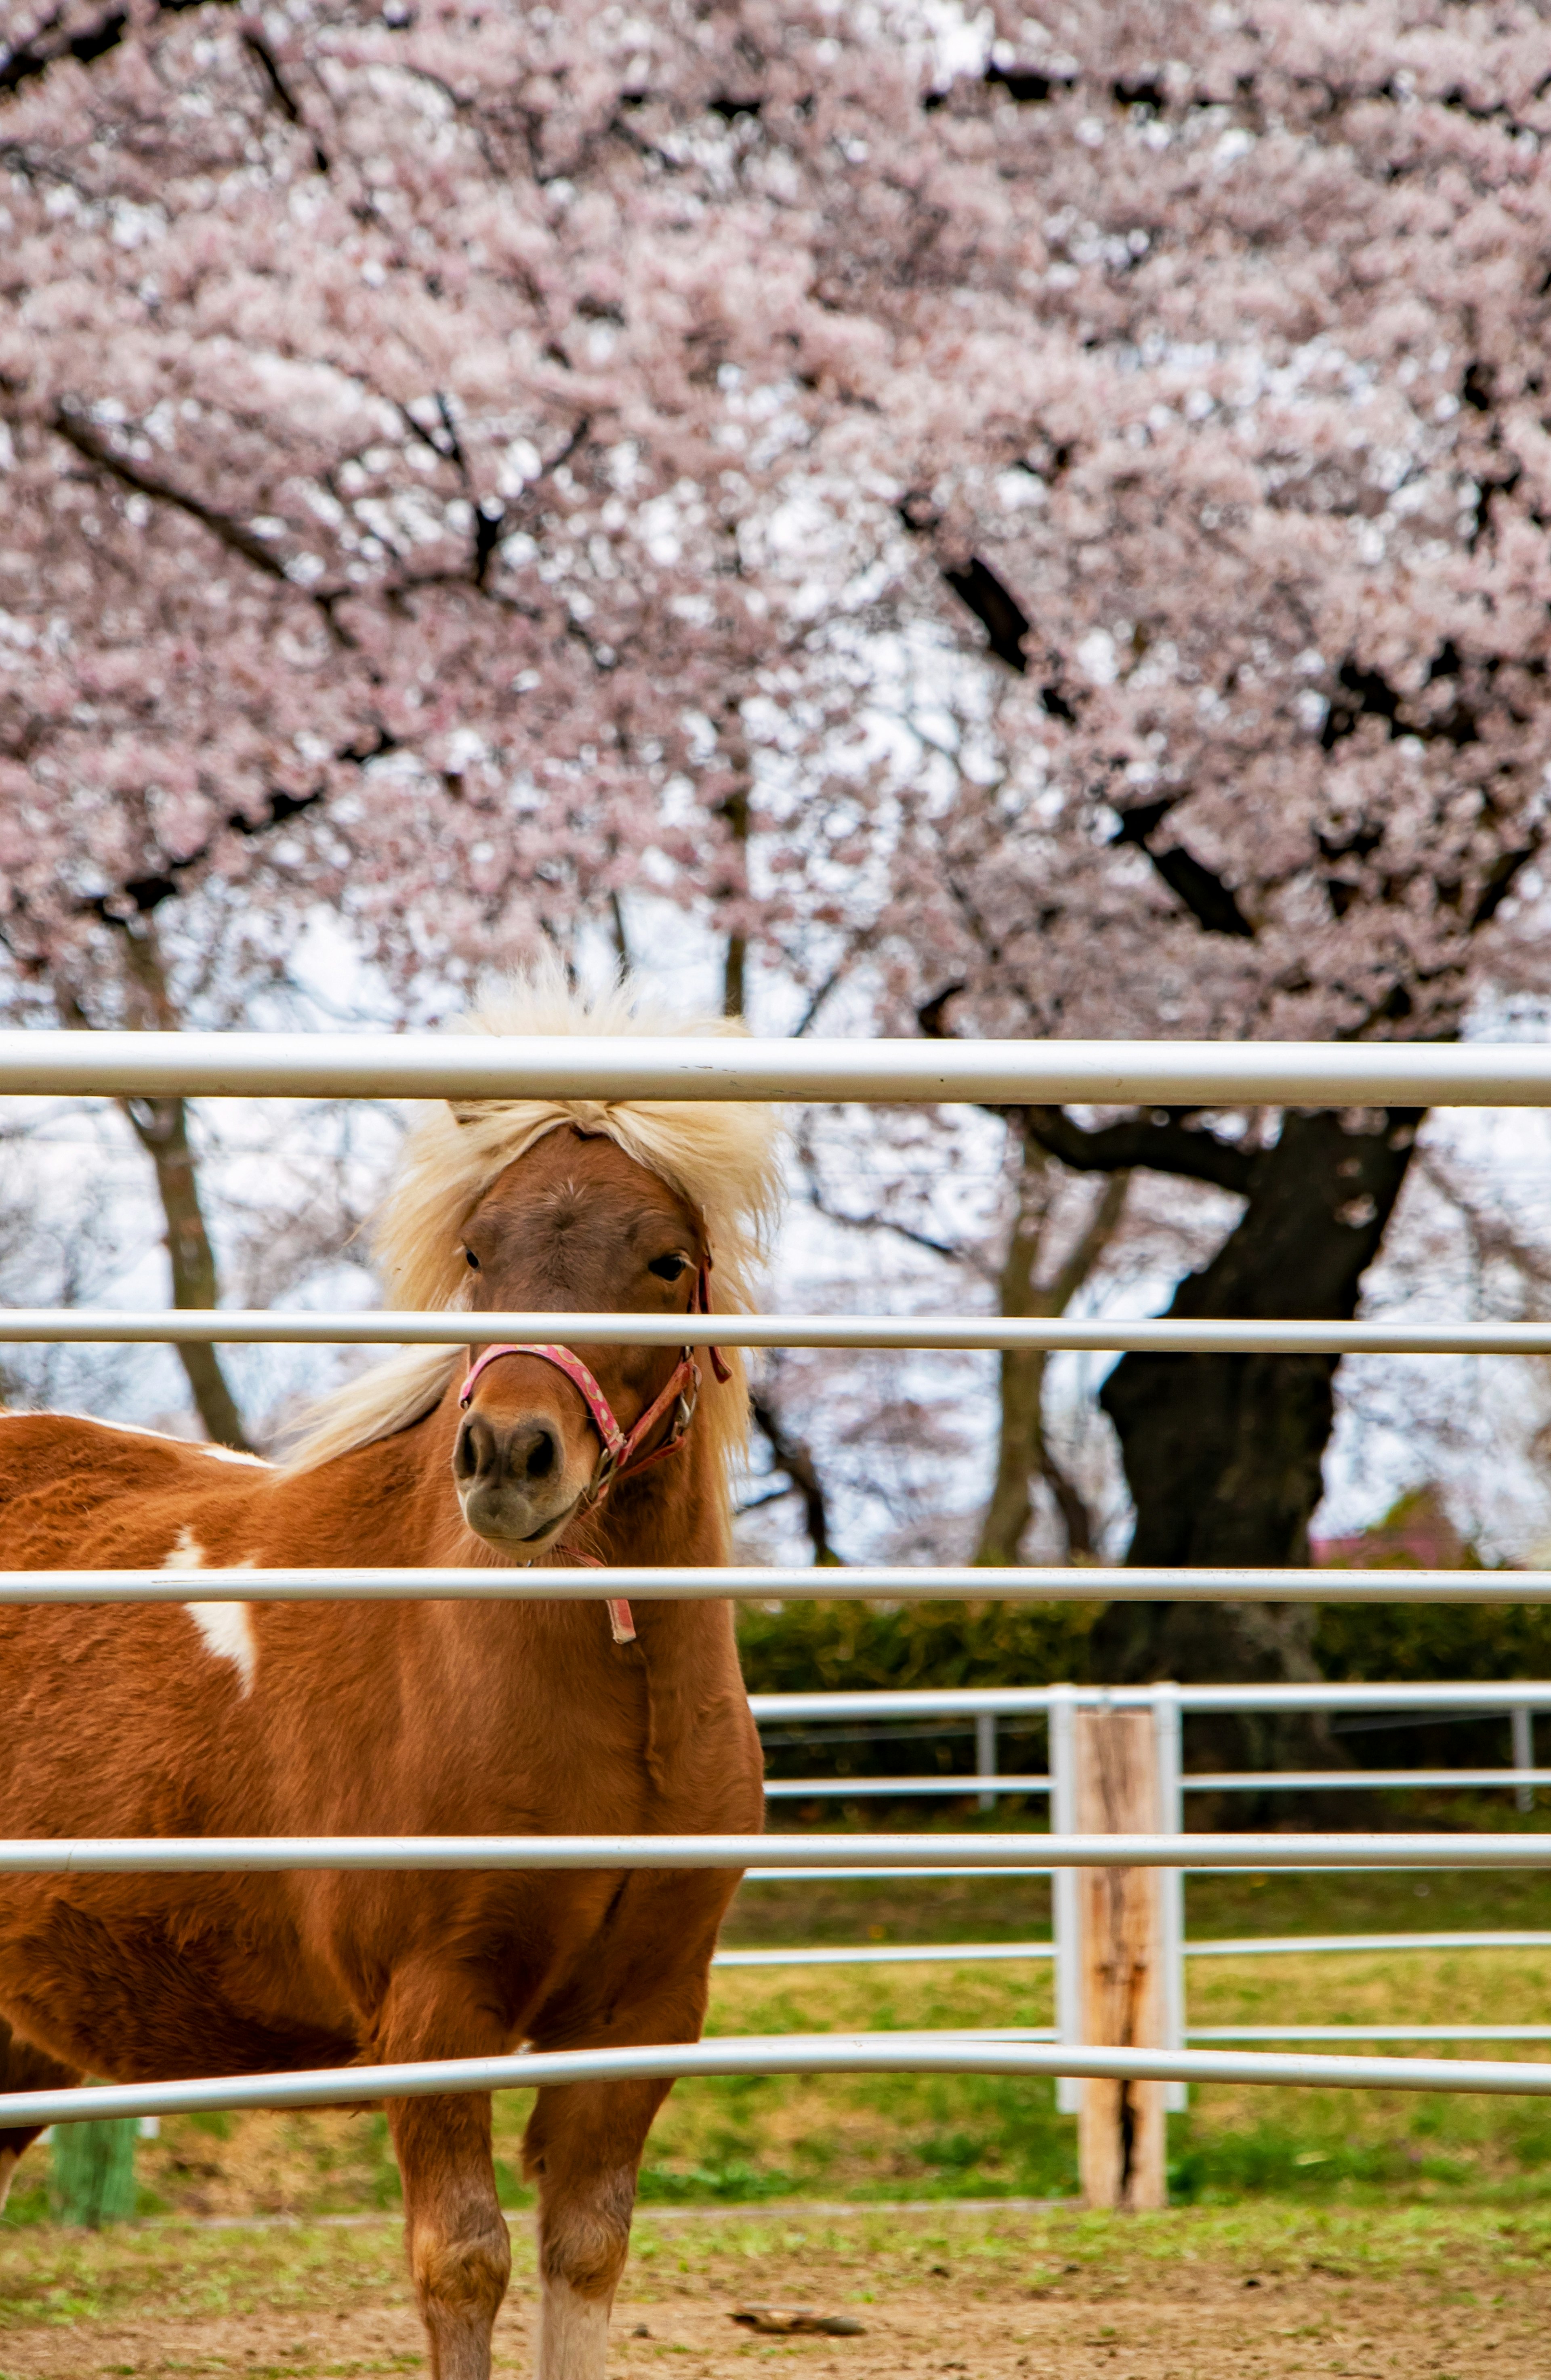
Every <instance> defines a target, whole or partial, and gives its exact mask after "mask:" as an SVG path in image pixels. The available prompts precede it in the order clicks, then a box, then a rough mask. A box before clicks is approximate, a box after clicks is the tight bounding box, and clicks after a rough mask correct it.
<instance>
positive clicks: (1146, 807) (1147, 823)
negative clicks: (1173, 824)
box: [1109, 794, 1254, 941]
mask: <svg viewBox="0 0 1551 2380" xmlns="http://www.w3.org/2000/svg"><path fill="white" fill-rule="evenodd" d="M1180 799H1181V795H1178V794H1166V795H1162V796H1161V797H1160V798H1159V799H1158V800H1157V801H1151V802H1133V804H1132V805H1131V807H1130V808H1129V809H1123V810H1121V813H1120V824H1119V825H1118V826H1117V827H1116V829H1115V832H1114V833H1113V834H1112V835H1111V836H1110V838H1109V840H1110V842H1111V844H1117V843H1129V844H1133V846H1134V847H1135V849H1136V850H1138V851H1140V852H1144V853H1145V855H1146V856H1147V858H1148V859H1150V860H1151V861H1152V864H1153V866H1154V867H1155V868H1157V872H1158V874H1159V875H1160V876H1161V877H1162V879H1163V880H1164V882H1165V883H1166V884H1167V885H1168V887H1169V891H1170V892H1172V893H1173V895H1174V897H1175V899H1176V900H1178V901H1181V902H1182V903H1183V904H1184V905H1185V907H1186V908H1187V909H1188V910H1189V911H1190V913H1191V916H1192V917H1194V919H1195V921H1196V923H1197V925H1198V926H1200V927H1201V928H1202V929H1203V930H1204V931H1205V932H1206V933H1208V934H1233V935H1236V936H1238V937H1239V938H1240V939H1241V940H1244V941H1254V927H1253V926H1252V925H1251V924H1250V921H1249V919H1248V918H1247V917H1245V915H1244V913H1243V911H1242V909H1241V908H1240V906H1239V903H1238V898H1237V896H1236V895H1235V893H1234V892H1233V891H1232V888H1231V887H1230V885H1227V884H1225V883H1224V882H1223V880H1222V879H1221V877H1220V876H1214V875H1213V873H1212V871H1211V869H1210V868H1206V867H1204V866H1203V865H1202V863H1201V861H1200V860H1199V859H1197V858H1195V857H1194V855H1193V854H1192V853H1191V852H1188V851H1187V850H1186V849H1185V847H1184V845H1183V844H1179V843H1175V844H1168V845H1166V847H1165V848H1164V849H1163V850H1161V851H1158V850H1156V849H1155V848H1154V846H1153V842H1152V837H1153V835H1154V834H1155V833H1156V832H1157V829H1158V827H1159V826H1161V825H1162V823H1163V820H1165V819H1166V818H1167V817H1168V815H1169V811H1170V810H1171V809H1172V808H1173V807H1174V805H1175V803H1176V802H1178V801H1179V800H1180Z"/></svg>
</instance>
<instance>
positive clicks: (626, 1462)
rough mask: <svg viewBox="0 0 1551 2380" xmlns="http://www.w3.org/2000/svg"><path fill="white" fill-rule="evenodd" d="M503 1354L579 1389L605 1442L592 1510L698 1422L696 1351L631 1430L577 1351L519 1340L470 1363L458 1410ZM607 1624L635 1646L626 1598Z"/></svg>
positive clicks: (713, 1352)
mask: <svg viewBox="0 0 1551 2380" xmlns="http://www.w3.org/2000/svg"><path fill="white" fill-rule="evenodd" d="M710 1269H711V1260H710V1258H709V1256H708V1257H706V1258H705V1260H704V1262H703V1263H702V1264H701V1267H700V1270H699V1273H698V1276H697V1280H696V1283H695V1296H694V1299H693V1301H692V1302H691V1305H690V1312H691V1313H692V1314H709V1312H710V1310H711V1308H710ZM503 1355H537V1356H538V1358H539V1362H540V1363H543V1364H552V1365H553V1366H554V1367H555V1369H556V1371H557V1372H563V1373H564V1375H565V1377H566V1378H567V1379H568V1380H569V1381H570V1382H571V1384H572V1386H573V1387H574V1388H576V1389H579V1390H580V1391H581V1394H582V1398H583V1401H584V1403H586V1405H587V1409H588V1413H589V1414H590V1415H592V1425H593V1427H594V1428H595V1429H596V1430H597V1432H598V1435H599V1437H600V1439H601V1440H602V1446H601V1450H600V1453H599V1457H598V1463H597V1468H596V1469H595V1470H594V1472H593V1475H592V1477H591V1479H590V1480H589V1481H588V1485H587V1487H586V1488H584V1489H583V1490H582V1499H581V1500H582V1502H583V1504H584V1505H585V1506H587V1507H588V1508H589V1509H591V1510H596V1509H597V1508H598V1507H599V1506H600V1504H602V1502H603V1501H604V1500H605V1498H606V1497H607V1496H608V1493H609V1490H610V1489H611V1488H612V1487H613V1485H614V1483H615V1481H616V1480H619V1479H627V1478H629V1477H631V1476H632V1475H634V1474H635V1473H636V1472H637V1471H647V1470H649V1469H650V1467H651V1465H652V1464H653V1463H663V1462H666V1460H667V1458H668V1456H669V1455H670V1454H676V1453H677V1452H678V1451H679V1449H680V1447H681V1446H682V1445H683V1444H684V1441H685V1438H686V1436H687V1435H688V1432H689V1425H690V1423H691V1422H692V1421H693V1420H694V1418H695V1407H696V1405H697V1402H698V1400H699V1395H700V1366H699V1365H698V1364H697V1362H696V1360H695V1354H694V1350H693V1349H692V1348H689V1347H685V1348H683V1349H682V1350H681V1351H680V1354H679V1360H678V1362H677V1364H676V1365H675V1366H674V1367H673V1373H672V1375H671V1377H670V1378H669V1380H668V1384H667V1386H666V1387H665V1388H664V1389H663V1390H662V1391H661V1393H660V1395H659V1396H657V1397H655V1398H654V1399H653V1400H652V1402H651V1403H650V1404H649V1405H648V1407H647V1409H646V1411H645V1413H644V1414H642V1415H641V1417H640V1419H639V1420H638V1421H637V1422H636V1423H635V1424H633V1426H632V1427H630V1428H629V1429H624V1428H622V1427H621V1426H620V1423H619V1421H618V1419H617V1417H616V1415H615V1413H614V1409H613V1407H612V1404H611V1403H609V1400H608V1398H607V1397H606V1396H605V1395H604V1393H603V1389H602V1385H601V1383H600V1380H599V1379H598V1378H597V1376H596V1374H595V1373H594V1372H593V1371H592V1370H591V1369H590V1368H589V1366H588V1365H586V1364H584V1363H583V1361H582V1359H581V1357H580V1356H579V1355H578V1354H576V1349H575V1348H574V1347H558V1346H539V1345H538V1344H536V1343H533V1344H527V1345H519V1344H518V1343H517V1342H515V1341H506V1342H502V1343H501V1344H500V1345H499V1346H495V1347H487V1348H485V1349H484V1350H483V1352H482V1353H481V1354H479V1355H477V1356H476V1357H475V1359H474V1361H473V1362H472V1363H471V1364H470V1365H469V1367H468V1371H467V1375H466V1377H465V1379H464V1383H463V1391H462V1394H461V1395H460V1396H459V1398H458V1409H459V1411H460V1412H467V1409H468V1401H469V1399H470V1398H471V1397H472V1395H473V1394H474V1384H475V1382H476V1381H477V1380H478V1378H479V1375H480V1373H481V1372H484V1371H487V1370H488V1369H489V1367H490V1366H491V1364H493V1363H495V1362H497V1361H498V1360H499V1358H500V1357H501V1356H503ZM709 1355H710V1359H711V1368H712V1370H713V1371H714V1373H715V1375H716V1378H718V1379H719V1380H730V1379H731V1378H732V1377H733V1375H732V1371H731V1368H730V1366H729V1365H728V1363H727V1360H726V1358H725V1356H724V1355H723V1354H722V1353H721V1348H720V1347H712V1348H710V1349H709ZM670 1407H672V1408H673V1425H672V1427H671V1428H670V1429H669V1432H668V1435H667V1437H666V1438H665V1439H663V1441H662V1443H661V1445H660V1446H654V1447H653V1448H652V1449H651V1450H650V1451H649V1452H648V1453H645V1454H643V1453H642V1452H641V1451H640V1450H641V1447H642V1445H643V1444H644V1442H645V1440H646V1439H648V1438H649V1437H650V1436H651V1433H652V1431H653V1430H654V1429H655V1428H656V1427H657V1425H658V1423H659V1422H660V1420H661V1418H662V1416H663V1415H664V1414H665V1413H667V1412H668V1410H669V1409H670ZM572 1559H573V1560H576V1561H580V1562H585V1563H586V1564H588V1567H589V1568H595V1569H599V1570H600V1569H601V1568H602V1566H603V1565H602V1564H601V1562H599V1561H597V1560H596V1558H595V1557H594V1556H593V1555H591V1554H574V1555H573V1557H572ZM609 1626H610V1629H611V1631H612V1635H613V1640H614V1643H615V1644H616V1645H628V1644H631V1643H633V1642H634V1640H635V1635H636V1623H635V1621H634V1620H633V1619H632V1617H631V1612H630V1606H629V1604H628V1603H627V1602H626V1601H625V1599H624V1597H623V1596H617V1597H610V1598H609Z"/></svg>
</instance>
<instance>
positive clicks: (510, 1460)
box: [453, 1413, 561, 1488]
mask: <svg viewBox="0 0 1551 2380" xmlns="http://www.w3.org/2000/svg"><path fill="white" fill-rule="evenodd" d="M560 1466H561V1446H560V1439H559V1436H558V1434H557V1432H556V1431H555V1430H554V1429H553V1428H551V1426H550V1424H549V1423H548V1422H547V1421H539V1420H537V1419H534V1418H531V1417H528V1416H524V1417H523V1418H522V1419H520V1420H517V1421H514V1422H499V1421H492V1420H491V1418H490V1416H489V1415H487V1414H482V1413H470V1414H466V1415H464V1417H463V1421H462V1423H461V1424H460V1426H459V1428H458V1435H457V1444H456V1446H455V1447H454V1451H453V1469H454V1474H455V1475H456V1476H457V1478H458V1479H459V1480H460V1481H461V1483H462V1484H463V1485H464V1486H465V1487H466V1488H503V1487H506V1486H508V1485H510V1486H512V1487H515V1488H536V1487H538V1486H539V1485H540V1484H541V1483H542V1482H543V1481H544V1480H546V1479H549V1478H551V1477H553V1475H555V1474H556V1473H557V1472H558V1471H559V1469H560Z"/></svg>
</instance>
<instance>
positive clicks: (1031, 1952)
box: [711, 1933, 1551, 2038]
mask: <svg viewBox="0 0 1551 2380" xmlns="http://www.w3.org/2000/svg"><path fill="white" fill-rule="evenodd" d="M1180 1949H1181V1952H1182V1953H1183V1955H1184V1957H1185V1958H1187V1959H1266V1958H1272V1959H1282V1958H1301V1957H1302V1956H1303V1953H1304V1952H1305V1951H1310V1952H1315V1953H1326V1954H1328V1953H1331V1952H1339V1953H1343V1954H1345V1955H1346V1956H1348V1957H1352V1958H1356V1957H1361V1956H1362V1955H1363V1953H1364V1952H1367V1953H1382V1954H1385V1955H1387V1954H1388V1953H1389V1952H1390V1951H1393V1950H1545V1949H1551V1934H1533V1933H1529V1934H1526V1933H1520V1934H1514V1933H1507V1934H1281V1935H1277V1934H1252V1935H1248V1936H1245V1937H1242V1938H1238V1939H1234V1940H1226V1941H1220V1942H1211V1941H1208V1942H1181V1945H1180ZM1055 1955H1056V1946H1055V1944H1054V1942H865V1943H862V1942H858V1943H848V1944H841V1945H834V1944H830V1943H825V1944H824V1945H823V1946H822V1947H820V1948H818V1949H791V1950H719V1951H718V1952H717V1953H716V1956H715V1957H714V1958H713V1959H712V1961H711V1964H712V1966H713V1967H888V1966H904V1967H916V1966H923V1967H924V1966H938V1967H951V1966H954V1965H956V1964H958V1963H960V1962H961V1961H962V1962H963V1963H964V1964H966V1965H975V1964H977V1963H979V1962H981V1961H1004V1960H1013V1961H1030V1960H1033V1961H1040V1960H1046V1959H1053V1958H1054V1957H1055ZM1515 2037H1516V2038H1517V2036H1515ZM1278 2038H1280V2036H1278Z"/></svg>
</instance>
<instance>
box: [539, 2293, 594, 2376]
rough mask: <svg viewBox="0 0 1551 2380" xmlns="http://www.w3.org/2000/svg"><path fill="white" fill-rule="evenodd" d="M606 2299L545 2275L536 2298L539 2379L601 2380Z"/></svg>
mask: <svg viewBox="0 0 1551 2380" xmlns="http://www.w3.org/2000/svg"><path fill="white" fill-rule="evenodd" d="M608 2352H609V2301H608V2299H607V2298H585V2297H583V2295H582V2293H581V2291H580V2289H573V2288H572V2287H571V2284H570V2282H569V2281H562V2280H557V2279H554V2278H552V2277H551V2276H550V2275H549V2274H548V2273H546V2274H545V2276H544V2279H543V2283H542V2286H541V2289H540V2291H539V2380H603V2374H604V2367H605V2364H606V2362H607V2358H608Z"/></svg>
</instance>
